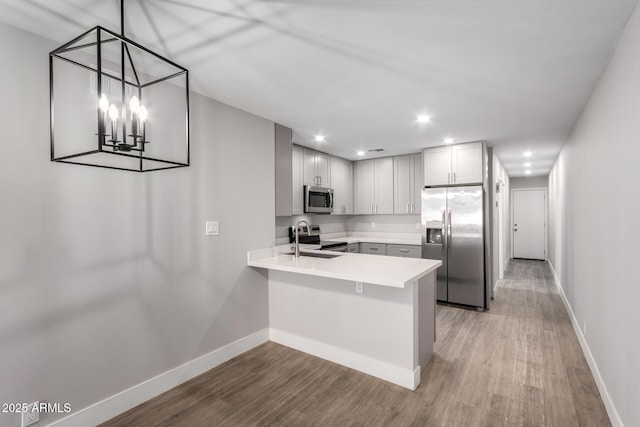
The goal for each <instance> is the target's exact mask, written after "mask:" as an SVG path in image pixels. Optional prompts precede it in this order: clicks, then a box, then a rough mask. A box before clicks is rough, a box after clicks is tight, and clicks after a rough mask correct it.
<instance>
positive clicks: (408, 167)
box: [393, 154, 423, 214]
mask: <svg viewBox="0 0 640 427" xmlns="http://www.w3.org/2000/svg"><path fill="white" fill-rule="evenodd" d="M393 161H394V192H393V213H396V214H419V213H420V212H421V211H420V209H421V208H420V203H421V195H422V187H423V185H422V175H423V174H422V154H408V155H406V156H396V157H394V158H393Z"/></svg>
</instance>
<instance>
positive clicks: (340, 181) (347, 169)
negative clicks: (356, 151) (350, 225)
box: [329, 157, 353, 215]
mask: <svg viewBox="0 0 640 427" xmlns="http://www.w3.org/2000/svg"><path fill="white" fill-rule="evenodd" d="M329 170H330V172H331V173H330V175H331V186H332V188H333V212H332V214H334V215H352V214H353V162H351V161H349V160H344V159H341V158H339V157H331V165H330V167H329Z"/></svg>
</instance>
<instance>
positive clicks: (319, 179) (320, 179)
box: [318, 174, 455, 187]
mask: <svg viewBox="0 0 640 427" xmlns="http://www.w3.org/2000/svg"><path fill="white" fill-rule="evenodd" d="M454 175H455V174H454ZM318 181H320V184H318V185H319V186H320V187H322V177H321V176H318Z"/></svg>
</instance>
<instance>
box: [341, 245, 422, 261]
mask: <svg viewBox="0 0 640 427" xmlns="http://www.w3.org/2000/svg"><path fill="white" fill-rule="evenodd" d="M353 244H357V243H350V244H349V248H348V251H349V252H355V251H352V250H351V248H350V247H351V245H353ZM360 253H361V254H368V255H387V256H397V257H402V258H422V247H421V246H418V245H392V244H385V243H370V242H362V243H360Z"/></svg>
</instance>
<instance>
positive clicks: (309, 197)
mask: <svg viewBox="0 0 640 427" xmlns="http://www.w3.org/2000/svg"><path fill="white" fill-rule="evenodd" d="M304 211H305V212H310V213H331V212H332V211H333V189H331V188H325V187H313V186H311V185H305V186H304Z"/></svg>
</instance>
